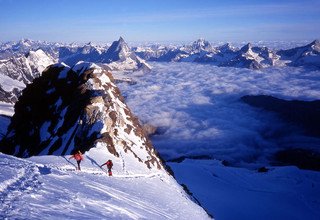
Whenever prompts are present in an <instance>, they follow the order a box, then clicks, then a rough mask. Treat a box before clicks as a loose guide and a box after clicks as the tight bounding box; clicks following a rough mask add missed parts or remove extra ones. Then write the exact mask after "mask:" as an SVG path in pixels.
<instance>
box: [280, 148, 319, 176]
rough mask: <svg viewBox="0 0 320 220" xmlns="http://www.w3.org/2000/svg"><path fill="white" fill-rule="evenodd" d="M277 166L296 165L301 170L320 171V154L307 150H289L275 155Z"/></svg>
mask: <svg viewBox="0 0 320 220" xmlns="http://www.w3.org/2000/svg"><path fill="white" fill-rule="evenodd" d="M274 159H275V165H295V166H297V167H299V168H300V169H307V170H317V171H320V154H319V153H317V152H315V151H312V150H305V149H287V150H282V151H279V152H277V153H276V154H275V155H274Z"/></svg>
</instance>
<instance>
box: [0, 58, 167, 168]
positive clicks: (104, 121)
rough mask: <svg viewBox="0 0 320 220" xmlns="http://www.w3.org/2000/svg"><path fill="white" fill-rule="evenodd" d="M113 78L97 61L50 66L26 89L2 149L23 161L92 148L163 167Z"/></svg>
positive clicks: (150, 165)
mask: <svg viewBox="0 0 320 220" xmlns="http://www.w3.org/2000/svg"><path fill="white" fill-rule="evenodd" d="M112 80H113V78H112V75H111V74H110V73H109V72H107V71H105V70H104V69H102V68H100V67H98V66H97V65H95V64H92V63H84V62H80V63H78V64H76V65H75V66H74V67H72V68H70V67H68V66H65V65H63V64H55V65H52V66H49V67H48V68H47V69H46V70H45V71H44V72H43V75H42V76H41V77H39V78H36V79H35V80H34V81H33V83H32V84H29V85H28V86H27V87H26V89H24V90H23V94H22V96H21V97H20V98H19V100H18V102H17V103H16V104H15V114H14V116H13V117H12V120H11V124H10V126H9V129H8V132H7V134H6V135H5V137H4V138H3V139H2V141H1V142H0V150H1V152H4V153H6V154H12V155H16V156H19V157H29V156H33V155H51V154H53V155H66V154H71V153H72V152H73V151H75V150H81V151H82V152H84V151H87V150H89V149H90V148H92V147H96V146H99V148H101V147H102V148H104V147H105V149H106V150H107V151H108V152H109V153H110V154H111V155H112V156H114V157H119V156H120V154H121V157H123V156H124V155H125V154H127V155H129V156H127V157H129V158H131V159H130V160H135V161H139V162H140V163H144V164H145V165H146V166H147V167H148V168H152V167H156V168H159V169H160V168H162V163H161V161H160V159H159V157H158V156H157V152H156V151H155V149H154V148H153V146H152V144H151V142H150V141H149V139H148V138H147V136H146V135H145V133H144V131H143V128H142V126H141V125H140V123H139V121H138V119H137V118H136V117H135V116H134V115H133V114H132V113H131V111H130V109H129V108H128V107H127V106H126V104H125V103H124V99H123V97H122V96H121V94H120V90H119V89H118V88H117V87H116V85H115V84H114V83H113V81H112Z"/></svg>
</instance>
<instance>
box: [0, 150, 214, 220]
mask: <svg viewBox="0 0 320 220" xmlns="http://www.w3.org/2000/svg"><path fill="white" fill-rule="evenodd" d="M0 158H1V160H0V164H1V166H0V174H1V175H0V201H1V204H2V205H1V206H0V218H1V219H209V217H208V215H207V214H206V213H205V211H204V210H203V209H202V208H201V207H199V206H197V205H196V204H195V203H193V202H192V201H191V200H190V199H189V198H188V196H187V195H186V194H185V192H184V191H183V189H182V187H181V186H179V185H178V184H177V183H176V182H175V180H174V179H173V178H172V177H169V176H168V175H165V174H164V173H161V172H159V173H158V172H155V173H153V174H149V175H127V174H124V173H121V172H120V170H121V166H120V165H119V164H115V165H114V176H113V177H109V176H107V174H106V173H105V171H104V170H103V169H100V168H99V167H98V166H97V163H98V164H100V163H103V162H105V160H106V158H103V156H101V154H99V151H96V152H92V151H89V152H87V154H86V156H85V160H84V162H83V164H82V171H81V172H80V171H75V161H72V160H71V161H69V160H68V157H57V156H38V157H32V158H30V159H19V158H16V157H13V156H8V155H5V154H0Z"/></svg>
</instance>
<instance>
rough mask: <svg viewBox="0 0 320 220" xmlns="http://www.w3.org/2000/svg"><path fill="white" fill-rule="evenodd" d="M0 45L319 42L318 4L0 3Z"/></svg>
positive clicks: (312, 0)
mask: <svg viewBox="0 0 320 220" xmlns="http://www.w3.org/2000/svg"><path fill="white" fill-rule="evenodd" d="M0 8H1V14H0V41H1V42H5V41H10V40H19V39H22V38H30V39H34V40H46V41H59V42H74V41H75V42H88V41H93V42H110V41H113V40H115V39H118V37H119V36H123V37H124V38H125V39H126V40H128V41H131V42H143V41H148V42H155V41H157V42H164V41H167V42H168V41H171V42H178V41H180V42H183V41H192V40H195V39H197V38H200V37H203V38H205V39H207V40H209V41H231V42H241V41H259V40H263V41H277V40H279V41H284V40H290V41H294V40H310V41H311V40H314V39H319V38H320V26H319V23H320V1H319V0H306V1H298V0H284V1H277V0H270V1H268V2H264V1H253V0H244V1H236V0H226V1H223V2H222V1H215V0H197V1H193V0H192V1H188V0H187V1H182V0H176V1H169V0H163V1H153V0H140V1H129V0H123V1H117V0H109V1H99V0H91V1H87V0H78V1H75V0H60V1H50V0H42V1H36V0H28V1H26V0H0Z"/></svg>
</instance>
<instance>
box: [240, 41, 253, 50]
mask: <svg viewBox="0 0 320 220" xmlns="http://www.w3.org/2000/svg"><path fill="white" fill-rule="evenodd" d="M251 49H252V44H251V43H247V44H246V45H244V46H243V47H242V48H241V49H240V50H241V51H242V52H247V51H249V50H251Z"/></svg>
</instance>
